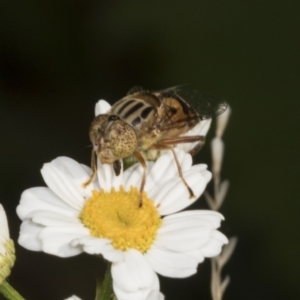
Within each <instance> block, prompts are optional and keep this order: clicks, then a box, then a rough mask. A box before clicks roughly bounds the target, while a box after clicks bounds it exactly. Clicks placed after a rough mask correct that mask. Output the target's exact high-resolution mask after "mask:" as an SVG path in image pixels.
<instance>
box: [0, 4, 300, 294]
mask: <svg viewBox="0 0 300 300" xmlns="http://www.w3.org/2000/svg"><path fill="white" fill-rule="evenodd" d="M299 16H300V3H299V1H290V0H288V1H271V0H267V1H258V0H253V1H237V0H222V1H221V0H218V1H217V0H215V1H213V0H210V1H196V0H190V1H178V0H173V1H157V0H152V1H137V0H135V1H91V0H86V1H83V0H81V1H80V0H62V1H32V0H31V1H12V0H11V1H8V0H2V1H1V2H0V103H1V109H0V134H1V135H0V138H1V148H0V149H1V150H0V151H1V153H0V161H1V169H0V180H1V181H0V182H1V184H0V195H1V200H0V201H1V203H2V204H3V205H4V207H5V209H6V211H7V214H8V218H9V225H10V231H11V236H12V238H13V239H14V240H15V241H16V240H17V237H18V232H19V226H20V220H19V219H18V217H17V216H16V213H15V207H16V206H17V204H18V202H19V199H20V194H21V193H22V191H23V190H25V189H27V188H30V187H34V186H42V185H44V183H43V180H42V177H41V175H40V172H39V170H40V168H41V166H42V165H43V163H45V162H49V161H50V160H52V159H54V158H55V157H57V156H62V155H63V156H69V157H72V158H74V159H75V160H77V161H80V162H82V163H85V164H89V161H90V148H89V147H88V146H89V145H90V142H89V139H88V128H89V124H90V122H91V120H92V118H93V114H94V105H95V102H96V101H97V100H98V99H100V98H103V99H107V100H109V101H111V103H113V102H114V101H116V100H118V99H120V98H121V97H122V96H124V95H125V93H126V92H127V90H128V89H129V88H130V87H132V86H134V85H142V86H144V87H145V88H148V89H162V88H166V87H170V86H174V85H179V84H188V87H191V88H193V89H197V90H199V91H201V92H209V93H211V94H214V95H216V96H219V97H223V98H225V99H227V101H228V103H229V104H230V105H231V107H232V117H231V119H230V123H229V126H228V128H227V131H226V133H225V136H224V139H225V143H226V152H225V161H224V166H223V173H222V175H223V178H228V179H229V180H230V182H231V187H230V191H229V194H228V196H227V199H226V201H225V203H224V205H223V207H222V209H221V210H222V213H223V214H224V215H225V217H226V221H225V222H224V223H223V226H222V231H223V232H224V233H225V234H226V235H227V236H233V235H237V236H238V238H239V243H238V246H237V249H236V252H235V253H234V256H233V257H232V259H231V260H230V262H229V263H228V265H227V266H226V269H225V274H230V277H231V283H230V286H229V288H228V290H227V291H226V294H225V297H224V299H225V300H226V299H231V300H234V299H244V300H247V299H251V300H253V299H300V289H299V279H300V278H299V277H300V276H299V275H298V274H299V269H300V260H299V252H300V242H299V229H300V218H299V213H300V206H299V192H300V191H299V183H298V181H299V175H298V174H299V167H300V166H299V161H300V160H299V152H300V147H299V129H300V128H299V123H298V122H297V121H298V119H299V114H300V106H299V97H300V90H299V83H300V72H299V70H300V55H299V53H300V49H299V44H300V43H299V36H300V35H299V30H300V21H299ZM211 136H212V133H211V134H210V135H209V137H211ZM209 152H210V150H209V145H206V147H205V148H204V149H203V150H202V151H201V153H200V154H199V155H198V156H197V159H198V161H201V162H210V154H209ZM198 207H205V203H204V200H203V199H201V200H200V201H199V203H198ZM16 250H17V262H16V265H15V267H14V269H13V271H12V275H11V277H10V283H11V284H12V285H14V286H15V287H17V288H18V289H19V291H20V292H21V293H22V294H23V295H24V296H25V298H27V299H46V300H47V299H49V300H52V299H64V298H65V297H67V296H69V295H71V294H77V295H78V296H80V297H81V298H82V299H85V300H87V299H93V298H94V288H95V278H96V276H102V274H103V264H102V263H101V262H100V261H99V262H96V263H95V259H94V258H93V257H89V256H88V255H80V256H77V257H73V258H69V259H60V258H57V257H53V256H49V255H46V254H44V253H34V252H30V251H27V250H25V249H23V248H21V247H19V246H18V245H17V249H16ZM209 281H210V264H209V261H207V262H205V263H204V264H201V265H200V266H199V272H198V274H197V275H195V276H192V277H190V278H187V279H180V280H179V279H170V278H161V290H162V292H163V293H164V294H165V295H166V298H167V299H210V294H209Z"/></svg>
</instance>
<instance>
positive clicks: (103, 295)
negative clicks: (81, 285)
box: [96, 262, 115, 300]
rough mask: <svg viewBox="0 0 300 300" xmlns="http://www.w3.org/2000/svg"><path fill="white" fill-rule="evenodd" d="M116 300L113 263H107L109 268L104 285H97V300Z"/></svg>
mask: <svg viewBox="0 0 300 300" xmlns="http://www.w3.org/2000/svg"><path fill="white" fill-rule="evenodd" d="M111 299H115V298H114V291H113V287H112V277H111V263H110V262H107V267H106V271H105V275H104V280H103V282H102V283H99V282H98V284H97V293H96V300H111Z"/></svg>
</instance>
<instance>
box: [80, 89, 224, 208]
mask: <svg viewBox="0 0 300 300" xmlns="http://www.w3.org/2000/svg"><path fill="white" fill-rule="evenodd" d="M198 96H199V99H197V101H198V104H197V106H198V107H197V109H194V108H192V107H191V106H190V104H189V103H188V102H187V101H186V99H185V98H184V97H183V96H182V93H181V90H180V89H179V88H177V87H175V88H169V89H166V90H162V91H157V92H150V91H147V90H144V89H143V88H141V87H134V88H132V89H131V90H130V91H129V92H128V93H127V95H126V96H125V97H124V98H122V99H120V100H119V101H117V102H116V103H115V104H114V105H113V106H112V107H111V109H110V110H109V111H108V112H107V113H106V114H100V115H98V116H96V117H95V119H94V121H93V122H92V124H91V126H90V131H89V135H90V139H91V142H92V144H93V150H92V162H91V165H92V170H93V174H92V176H91V178H90V179H89V180H88V181H87V182H86V183H84V186H87V185H88V184H89V183H90V182H91V181H92V180H93V178H94V177H95V176H96V171H97V166H96V158H97V157H98V158H99V160H100V161H101V163H104V164H112V165H113V168H114V171H115V174H116V175H119V174H120V170H121V161H120V159H125V158H128V157H131V156H133V157H135V158H136V159H137V160H138V161H139V162H140V164H141V165H142V167H143V169H144V172H143V176H142V181H141V186H140V195H142V192H143V190H144V186H145V182H146V173H147V165H146V160H145V157H146V158H147V154H148V153H149V152H150V150H170V151H172V153H173V156H174V159H175V162H176V165H177V169H178V173H179V176H180V178H181V180H182V182H183V183H184V185H185V186H186V187H187V189H188V191H189V194H190V198H194V197H195V196H194V193H193V191H192V189H191V188H190V187H189V185H188V184H187V182H186V181H185V179H184V177H183V175H182V170H181V166H180V164H179V161H178V159H177V156H176V153H175V151H174V148H173V147H174V146H175V145H177V144H182V143H192V142H198V143H197V144H196V146H195V147H194V148H193V149H192V150H191V151H190V153H191V154H195V153H196V152H197V151H199V150H200V149H201V147H202V146H203V145H204V142H205V137H204V136H201V135H194V136H188V135H186V136H181V135H182V134H184V133H186V132H187V131H189V130H190V129H192V128H194V127H195V126H196V125H197V124H198V123H199V122H201V121H202V120H205V119H210V118H211V117H213V116H216V115H219V114H221V113H222V112H224V111H225V109H226V107H227V105H226V103H225V102H224V101H220V100H218V99H217V98H214V97H212V96H209V95H205V94H199V95H198ZM139 206H142V196H140V199H139Z"/></svg>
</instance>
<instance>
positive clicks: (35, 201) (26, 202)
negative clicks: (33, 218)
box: [17, 187, 78, 220]
mask: <svg viewBox="0 0 300 300" xmlns="http://www.w3.org/2000/svg"><path fill="white" fill-rule="evenodd" d="M40 210H45V211H50V212H56V213H59V214H61V215H65V216H74V217H77V215H78V210H75V209H73V208H71V207H70V206H69V205H68V204H67V203H65V202H63V201H62V200H61V199H60V198H59V197H58V196H57V195H55V194H54V193H53V192H52V191H51V190H50V189H49V188H46V187H36V188H31V189H28V190H25V191H24V192H23V193H22V195H21V201H20V204H19V205H18V206H17V214H18V216H19V218H20V219H21V220H24V219H26V218H27V216H28V215H29V214H32V213H33V212H35V211H40Z"/></svg>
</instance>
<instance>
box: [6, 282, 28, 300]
mask: <svg viewBox="0 0 300 300" xmlns="http://www.w3.org/2000/svg"><path fill="white" fill-rule="evenodd" d="M0 293H1V294H2V295H3V296H4V297H5V298H6V299H9V300H25V298H23V297H22V296H21V295H20V294H19V293H18V292H17V291H16V290H15V289H14V288H13V287H12V286H11V285H10V284H9V283H8V282H7V281H3V283H2V284H1V285H0Z"/></svg>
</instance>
